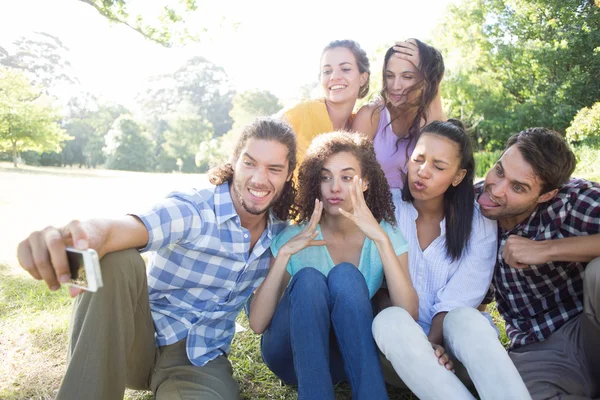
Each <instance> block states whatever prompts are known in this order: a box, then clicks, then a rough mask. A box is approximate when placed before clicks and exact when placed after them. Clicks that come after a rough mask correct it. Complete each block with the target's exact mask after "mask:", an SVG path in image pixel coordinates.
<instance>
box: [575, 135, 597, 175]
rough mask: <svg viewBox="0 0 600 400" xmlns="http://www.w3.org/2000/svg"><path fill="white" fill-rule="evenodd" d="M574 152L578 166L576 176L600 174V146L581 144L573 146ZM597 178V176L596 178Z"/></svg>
mask: <svg viewBox="0 0 600 400" xmlns="http://www.w3.org/2000/svg"><path fill="white" fill-rule="evenodd" d="M573 152H574V153H575V157H576V158H577V168H576V169H575V172H574V173H573V175H574V176H577V177H582V178H590V177H592V176H594V177H596V176H597V175H599V174H600V168H599V167H598V160H600V146H597V145H596V146H594V147H592V146H588V145H585V144H579V145H575V146H573ZM590 179H591V178H590ZM595 179H596V180H597V178H595Z"/></svg>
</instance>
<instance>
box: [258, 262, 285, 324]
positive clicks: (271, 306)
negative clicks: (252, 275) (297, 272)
mask: <svg viewBox="0 0 600 400" xmlns="http://www.w3.org/2000/svg"><path fill="white" fill-rule="evenodd" d="M289 259H290V257H289V256H285V255H281V254H280V255H279V256H278V257H277V258H276V259H275V262H274V263H273V264H272V265H271V267H270V268H269V272H268V273H267V277H266V278H265V280H264V281H263V283H262V284H261V285H260V286H259V288H258V289H257V290H256V292H255V293H254V297H253V298H252V303H250V321H249V322H250V329H252V330H253V331H254V332H256V333H258V334H261V333H263V332H264V331H265V330H266V329H267V327H268V326H269V324H270V323H271V319H272V318H273V314H274V313H275V309H276V308H277V304H279V300H280V299H281V296H282V295H283V292H284V291H285V288H286V287H287V284H288V282H289V280H290V275H289V273H288V272H287V271H286V269H285V267H286V265H287V263H288V261H289Z"/></svg>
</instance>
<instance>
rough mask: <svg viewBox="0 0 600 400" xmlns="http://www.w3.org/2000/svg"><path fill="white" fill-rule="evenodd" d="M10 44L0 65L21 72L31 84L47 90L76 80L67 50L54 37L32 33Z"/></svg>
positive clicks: (0, 60) (0, 58) (41, 33)
mask: <svg viewBox="0 0 600 400" xmlns="http://www.w3.org/2000/svg"><path fill="white" fill-rule="evenodd" d="M14 47H15V50H14V52H12V53H9V52H8V51H7V50H4V52H3V53H4V54H3V55H4V57H0V65H4V66H6V67H8V68H12V69H17V70H20V71H22V72H25V73H26V74H27V75H28V77H29V78H30V79H31V81H32V84H34V85H37V86H41V87H43V88H46V89H48V88H52V87H53V86H55V85H60V84H65V83H66V84H73V83H76V82H77V78H75V77H74V74H73V70H72V68H71V64H70V62H69V60H68V49H67V47H66V46H65V45H64V44H63V43H62V42H61V40H60V39H59V38H58V37H56V36H53V35H50V34H48V33H44V32H34V33H32V34H30V35H29V36H27V37H20V38H19V39H17V40H16V41H15V42H14ZM0 49H1V48H0ZM0 53H1V52H0Z"/></svg>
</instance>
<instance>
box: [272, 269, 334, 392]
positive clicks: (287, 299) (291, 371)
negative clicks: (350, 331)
mask: <svg viewBox="0 0 600 400" xmlns="http://www.w3.org/2000/svg"><path fill="white" fill-rule="evenodd" d="M330 335H331V322H330V297H329V290H328V289H327V282H326V278H325V276H324V275H323V274H322V273H321V272H319V271H317V270H316V269H314V268H303V269H302V270H300V271H299V272H298V273H296V274H295V275H294V276H293V278H292V280H291V282H290V284H289V286H288V288H287V289H286V292H285V294H284V295H283V297H282V299H281V301H280V302H279V304H278V306H277V309H276V310H275V315H273V319H272V320H271V324H270V325H269V328H268V329H267V331H266V332H265V333H264V334H263V337H262V341H261V351H262V355H263V360H264V361H265V364H267V366H268V367H269V369H271V371H273V372H274V373H275V375H277V376H278V377H279V378H280V379H281V380H282V381H284V382H285V383H288V384H297V385H298V399H300V400H302V399H307V400H308V399H323V400H329V399H331V400H334V399H335V397H334V392H333V384H332V383H333V382H332V374H331V372H330V354H335V352H332V351H331V343H330ZM336 358H338V360H337V362H335V364H336V365H339V364H340V363H341V360H339V354H338V357H336Z"/></svg>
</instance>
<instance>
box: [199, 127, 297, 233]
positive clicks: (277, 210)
mask: <svg viewBox="0 0 600 400" xmlns="http://www.w3.org/2000/svg"><path fill="white" fill-rule="evenodd" d="M249 139H261V140H273V141H276V142H279V143H281V144H283V145H284V146H286V147H287V149H288V157H287V160H288V172H289V173H290V174H291V173H293V171H294V170H295V169H296V134H295V133H294V130H293V129H292V127H291V126H290V125H289V124H287V123H285V122H283V121H281V120H278V119H274V118H266V117H265V118H256V119H255V120H254V122H253V123H251V124H249V125H247V126H246V127H245V128H244V130H243V131H242V134H241V136H240V138H239V139H238V141H237V144H236V145H235V150H234V151H233V158H232V160H233V161H232V162H233V164H235V162H236V161H237V159H238V158H239V157H240V154H241V153H242V150H243V149H244V147H246V143H247V142H248V140H249ZM232 162H229V163H226V164H224V165H222V166H220V167H215V168H213V169H211V170H210V171H208V180H209V181H210V183H212V184H213V185H222V184H223V183H225V182H229V183H230V184H231V182H232V181H233V176H234V174H235V170H234V168H233V164H232ZM295 199H296V185H295V184H294V177H293V175H292V178H291V179H290V180H289V181H287V182H286V183H285V185H284V186H283V189H282V190H281V195H280V196H279V198H278V199H277V201H276V202H275V203H274V204H273V205H272V206H271V209H272V210H273V213H274V214H275V216H276V217H277V218H279V219H280V220H282V221H285V220H287V219H295V218H296V217H297V215H298V209H297V208H296V206H295V204H294V201H295Z"/></svg>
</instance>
